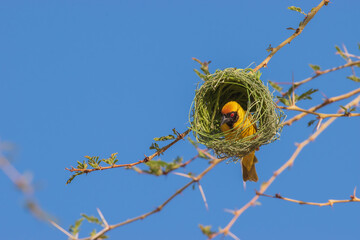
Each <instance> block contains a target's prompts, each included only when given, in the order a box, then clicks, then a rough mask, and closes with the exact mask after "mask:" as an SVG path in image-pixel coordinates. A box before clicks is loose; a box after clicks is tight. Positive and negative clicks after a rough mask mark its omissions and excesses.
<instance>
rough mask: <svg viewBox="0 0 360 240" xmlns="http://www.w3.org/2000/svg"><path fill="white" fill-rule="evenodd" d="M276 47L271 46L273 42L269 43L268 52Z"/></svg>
mask: <svg viewBox="0 0 360 240" xmlns="http://www.w3.org/2000/svg"><path fill="white" fill-rule="evenodd" d="M273 49H274V48H273V47H272V46H271V44H269V46H268V47H267V49H266V51H267V52H272V50H273Z"/></svg>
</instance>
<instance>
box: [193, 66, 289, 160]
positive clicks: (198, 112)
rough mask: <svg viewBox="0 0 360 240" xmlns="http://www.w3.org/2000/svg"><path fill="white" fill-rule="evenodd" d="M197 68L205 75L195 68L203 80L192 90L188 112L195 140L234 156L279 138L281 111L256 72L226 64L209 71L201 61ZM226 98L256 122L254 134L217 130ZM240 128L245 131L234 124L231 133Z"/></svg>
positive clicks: (247, 152)
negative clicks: (190, 106)
mask: <svg viewBox="0 0 360 240" xmlns="http://www.w3.org/2000/svg"><path fill="white" fill-rule="evenodd" d="M201 69H202V70H203V71H204V70H205V71H204V72H205V74H206V75H203V74H200V73H199V72H198V71H196V72H197V73H198V75H199V76H200V77H201V78H202V79H203V80H204V83H203V84H202V85H201V86H200V87H198V88H197V90H196V93H195V98H194V101H193V104H192V109H191V115H190V122H191V129H192V130H193V133H194V136H195V138H196V140H197V141H198V142H199V143H201V144H204V145H206V146H207V147H209V148H211V149H213V150H214V151H215V153H216V154H217V155H218V156H220V157H231V158H233V160H238V159H239V158H241V157H243V156H245V155H247V154H249V153H250V152H252V151H254V150H256V149H258V148H259V147H260V146H261V145H264V144H268V143H271V142H273V141H274V140H276V139H278V138H279V136H280V131H281V129H282V127H281V123H282V121H283V120H284V117H285V115H284V114H283V112H282V111H281V110H280V109H278V108H277V107H276V104H275V102H274V99H273V96H272V94H271V93H270V91H269V89H268V87H267V86H265V85H264V84H263V82H262V81H261V80H260V75H261V74H260V73H259V72H253V70H252V69H236V68H226V69H224V70H216V72H215V73H213V74H210V73H209V72H208V70H207V68H205V69H204V65H203V66H202V68H201ZM230 101H236V102H237V103H239V104H240V105H241V107H242V108H243V109H244V110H245V111H246V114H245V119H247V118H248V119H251V123H252V124H254V125H255V126H256V129H257V131H256V133H255V134H253V135H251V136H248V137H245V138H240V137H232V138H231V139H229V138H227V139H225V135H226V133H225V134H224V133H223V132H221V130H220V121H221V108H222V107H223V106H224V105H225V104H226V103H227V102H230ZM244 125H246V124H244ZM243 131H246V129H244V127H238V128H237V129H233V130H232V133H231V134H232V135H233V134H236V135H239V136H241V132H243Z"/></svg>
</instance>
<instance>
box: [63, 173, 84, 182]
mask: <svg viewBox="0 0 360 240" xmlns="http://www.w3.org/2000/svg"><path fill="white" fill-rule="evenodd" d="M81 174H84V172H77V173H75V174H73V175H71V177H70V178H69V179H68V180H67V181H66V184H69V183H71V182H72V180H74V178H75V177H76V176H79V175H81Z"/></svg>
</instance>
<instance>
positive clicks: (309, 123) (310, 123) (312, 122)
mask: <svg viewBox="0 0 360 240" xmlns="http://www.w3.org/2000/svg"><path fill="white" fill-rule="evenodd" d="M314 122H316V119H313V120H311V121H309V122H308V127H310V126H311V125H313V124H314Z"/></svg>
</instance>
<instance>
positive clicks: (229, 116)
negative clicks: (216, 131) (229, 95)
mask: <svg viewBox="0 0 360 240" xmlns="http://www.w3.org/2000/svg"><path fill="white" fill-rule="evenodd" d="M239 109H241V106H240V105H239V104H238V103H237V102H235V101H231V102H228V103H226V104H225V105H224V106H223V108H222V109H221V123H220V128H221V130H222V131H223V132H224V131H226V130H229V129H232V128H233V127H234V123H236V122H237V121H238V120H239V113H238V110H239Z"/></svg>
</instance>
